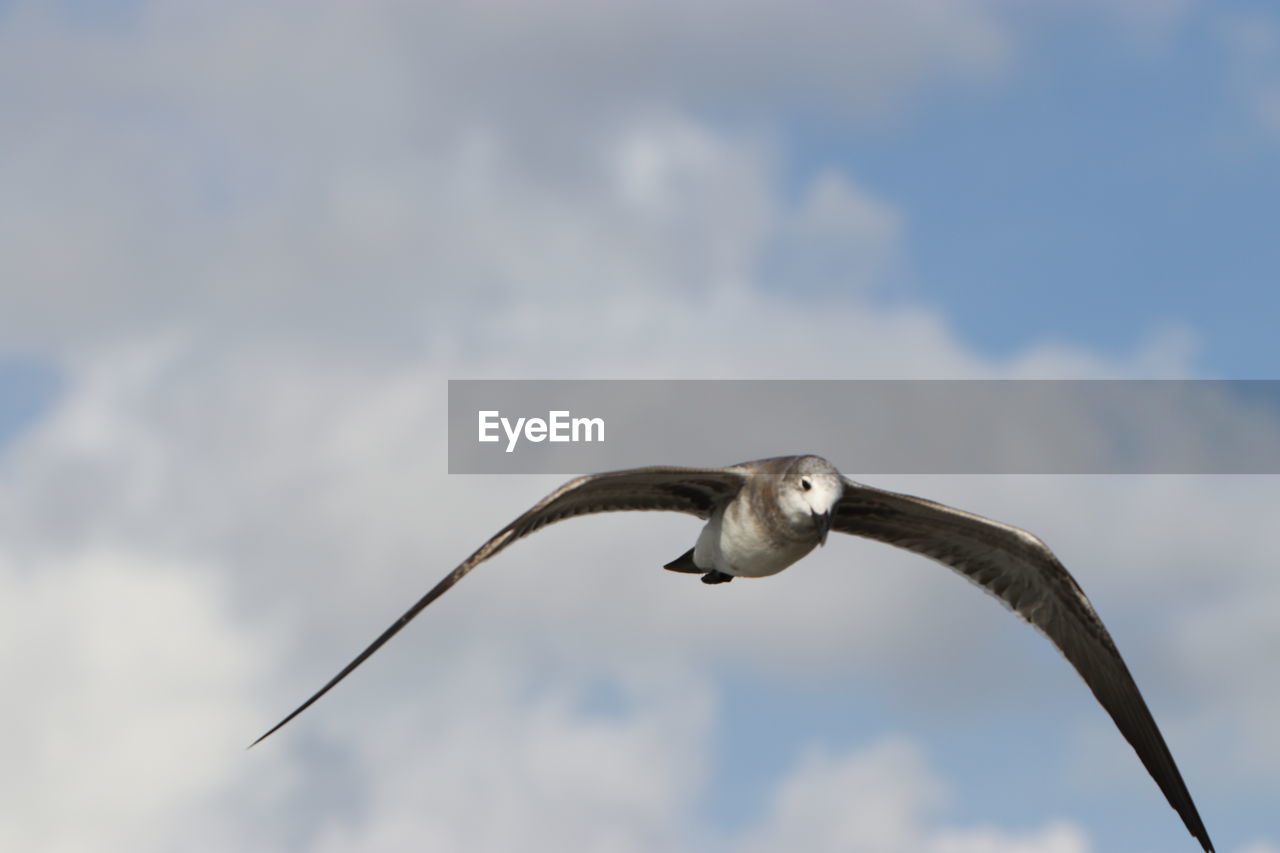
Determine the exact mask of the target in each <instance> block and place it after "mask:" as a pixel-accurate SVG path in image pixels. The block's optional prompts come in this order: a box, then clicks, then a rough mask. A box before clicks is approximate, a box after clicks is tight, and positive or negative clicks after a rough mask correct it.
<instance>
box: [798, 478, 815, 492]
mask: <svg viewBox="0 0 1280 853" xmlns="http://www.w3.org/2000/svg"><path fill="white" fill-rule="evenodd" d="M800 488H802V489H804V490H805V491H806V492H807V491H809V490H810V489H812V488H813V483H810V482H809V480H808V479H807V478H806V479H802V480H801V481H800Z"/></svg>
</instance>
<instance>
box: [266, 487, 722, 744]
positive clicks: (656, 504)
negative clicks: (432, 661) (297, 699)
mask: <svg viewBox="0 0 1280 853" xmlns="http://www.w3.org/2000/svg"><path fill="white" fill-rule="evenodd" d="M745 479H746V477H745V474H744V473H743V472H742V471H741V470H739V469H737V468H678V467H672V466H654V467H650V468H633V469H630V470H626V471H608V472H605V473H603V474H588V475H586V476H584V477H578V478H576V479H573V480H570V481H569V482H567V483H565V484H564V485H563V486H561V487H560V488H558V489H556V490H555V491H554V492H552V493H551V494H549V495H547V496H546V497H545V498H543V499H542V500H540V501H538V502H537V503H536V504H534V505H533V506H532V507H530V508H529V510H528V511H527V512H525V513H524V514H523V515H521V516H520V517H519V518H517V519H516V520H515V521H513V522H511V523H510V524H508V525H507V526H506V527H504V528H502V529H501V530H499V531H498V532H497V533H496V534H495V535H494V536H493V537H492V538H490V539H489V541H488V542H485V543H484V544H483V545H481V546H480V547H479V548H478V549H476V552H475V553H474V554H472V555H471V556H470V557H467V559H465V560H463V561H462V562H461V563H460V564H459V565H458V567H457V568H456V569H454V570H453V571H451V572H449V574H447V575H445V576H444V579H443V580H441V581H440V582H439V583H438V584H436V585H435V586H434V587H432V588H431V589H430V590H429V591H428V592H427V594H426V595H424V596H422V598H420V599H418V600H417V602H415V603H414V605H413V606H412V607H410V608H409V609H408V610H406V611H405V613H404V615H403V616H401V617H400V618H399V619H397V620H396V621H395V623H394V624H392V625H391V627H390V628H387V630H385V631H383V632H382V634H381V635H379V636H378V638H377V639H376V640H374V641H373V642H372V643H370V644H369V646H368V648H366V649H365V650H364V651H362V652H361V653H360V654H359V655H357V656H356V658H355V660H353V661H351V663H349V664H347V665H346V667H344V668H343V670H342V671H341V672H339V673H338V674H337V675H335V676H334V677H333V678H332V679H331V680H330V681H329V683H328V684H326V685H325V686H324V687H321V688H320V689H319V690H317V691H316V692H315V694H314V695H312V697H311V698H310V699H308V700H307V701H305V702H303V703H302V704H301V705H299V706H298V707H297V708H296V709H295V710H294V711H293V713H291V714H289V716H287V717H285V718H284V719H283V720H281V721H280V722H278V723H276V724H275V725H274V726H272V727H271V729H270V730H269V731H268V732H267V733H266V734H264V735H262V737H260V738H258V739H257V740H255V741H254V742H253V743H251V744H249V746H250V747H253V746H256V745H257V744H259V743H261V742H262V741H263V740H265V739H266V738H267V737H269V736H270V735H271V734H272V733H274V732H275V731H276V730H277V729H279V728H280V727H281V726H283V725H284V724H285V723H287V722H289V721H290V720H292V719H293V718H294V717H296V716H298V715H299V714H301V713H302V712H303V711H305V710H306V709H307V708H308V707H310V706H311V704H312V703H313V702H315V701H316V700H317V699H319V698H320V697H321V696H323V695H324V694H326V693H328V692H329V691H330V690H331V689H333V687H334V686H336V685H337V684H338V682H340V681H342V679H344V678H346V677H347V676H348V675H350V674H351V672H352V670H354V669H355V668H356V667H358V666H359V665H360V664H362V663H364V662H365V660H366V659H367V658H368V657H369V656H370V655H372V654H373V653H374V652H376V651H377V650H378V649H380V648H381V647H382V646H383V644H385V643H386V642H387V640H390V639H391V638H392V637H394V636H395V635H396V634H397V633H399V632H400V629H401V628H403V627H404V626H405V625H408V624H409V622H410V621H411V620H412V619H413V617H415V616H417V615H418V614H419V613H421V612H422V610H423V609H424V608H425V607H426V606H427V605H428V604H430V603H431V602H433V601H435V600H436V599H437V598H439V597H440V596H442V595H444V593H445V592H447V591H448V589H449V588H450V587H451V586H453V585H454V584H455V583H457V582H458V581H460V580H462V578H463V576H464V575H466V573H467V572H469V571H471V570H472V569H474V568H475V567H476V566H478V565H480V564H481V563H483V562H484V561H485V560H487V559H489V558H490V557H492V556H493V555H494V554H497V553H498V552H499V551H501V550H502V549H503V548H505V547H507V546H508V545H510V544H511V543H512V542H514V541H516V540H517V539H520V538H521V537H524V536H528V535H529V534H530V533H533V532H534V531H536V530H540V529H541V528H543V527H546V526H547V525H548V524H553V523H555V522H557V521H563V520H564V519H566V518H573V517H574V516H579V515H589V514H591V513H597V512H618V511H621V510H671V511H673V512H684V513H688V514H689V515H695V516H697V517H698V518H701V519H706V518H708V517H710V515H711V513H712V511H713V510H714V509H715V508H716V506H718V505H719V504H721V503H723V502H724V501H727V500H729V499H730V498H732V497H733V496H734V495H736V494H737V493H738V490H739V489H741V488H742V484H743V482H744V481H745Z"/></svg>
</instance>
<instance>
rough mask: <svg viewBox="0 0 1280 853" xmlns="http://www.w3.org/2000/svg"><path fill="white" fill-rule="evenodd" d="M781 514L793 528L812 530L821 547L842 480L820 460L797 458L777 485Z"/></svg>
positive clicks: (839, 494)
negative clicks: (778, 486)
mask: <svg viewBox="0 0 1280 853" xmlns="http://www.w3.org/2000/svg"><path fill="white" fill-rule="evenodd" d="M779 485H780V488H779V495H780V498H781V505H782V511H783V513H784V514H785V515H786V517H787V520H788V521H790V522H791V525H792V526H793V527H796V528H799V529H807V530H816V531H817V533H818V543H819V544H822V545H825V544H826V542H827V532H828V531H829V530H830V529H831V514H832V512H834V510H835V506H836V502H837V501H839V500H840V496H841V495H842V494H844V479H843V478H841V476H840V472H839V471H837V470H836V467H835V466H834V465H832V464H831V463H830V462H828V461H827V460H825V459H823V458H822V457H821V456H800V457H797V458H796V459H795V461H794V462H793V463H792V464H791V465H790V466H789V467H788V468H787V470H786V471H785V472H784V474H783V475H782V482H781V483H780V484H779Z"/></svg>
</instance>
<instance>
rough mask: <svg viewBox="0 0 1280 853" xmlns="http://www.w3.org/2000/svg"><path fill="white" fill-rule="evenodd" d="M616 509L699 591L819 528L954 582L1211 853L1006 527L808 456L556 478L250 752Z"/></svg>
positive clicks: (1060, 601) (1109, 678) (1135, 697)
mask: <svg viewBox="0 0 1280 853" xmlns="http://www.w3.org/2000/svg"><path fill="white" fill-rule="evenodd" d="M624 510H671V511H675V512H683V513H687V514H689V515H693V516H696V517H698V518H699V519H702V520H704V521H705V522H706V525H705V526H704V527H703V528H702V532H701V533H700V534H699V536H698V539H697V542H696V544H694V546H693V547H692V548H690V549H689V550H688V551H686V552H685V553H684V554H681V555H680V556H679V557H677V558H676V559H674V560H672V561H671V562H669V563H667V564H666V565H665V566H664V567H663V568H666V569H670V570H671V571H675V572H688V573H693V574H699V575H701V576H702V581H703V583H707V584H720V583H727V582H729V581H732V580H733V579H734V578H740V577H747V578H754V577H764V576H766V575H773V574H777V573H778V572H780V571H782V570H783V569H785V568H787V567H788V566H790V565H791V564H793V563H795V562H796V561H797V560H799V559H801V558H802V557H804V556H805V555H806V554H808V553H809V552H810V551H812V550H813V549H814V548H816V547H818V546H819V545H823V544H825V543H826V540H827V534H828V532H830V531H832V530H835V531H837V532H840V533H849V534H852V535H854V536H864V537H867V538H869V539H876V540H879V541H881V542H885V543H887V544H889V545H895V546H897V547H899V548H905V549H906V550H908V551H914V552H915V553H917V554H921V555H923V556H926V557H929V558H931V559H933V560H936V561H937V562H939V563H942V564H943V565H945V566H948V567H950V568H952V569H954V570H956V571H957V572H959V573H960V574H962V575H964V576H965V577H967V578H968V579H969V580H971V581H973V582H974V583H976V584H977V585H978V586H980V587H982V588H983V589H984V590H986V591H987V592H989V593H991V594H992V595H994V596H995V597H996V598H998V599H999V600H1000V601H1001V602H1003V603H1004V605H1005V606H1006V607H1008V608H1009V609H1010V610H1012V611H1013V612H1014V613H1016V614H1017V615H1019V616H1020V617H1022V618H1023V619H1024V620H1026V621H1027V622H1028V623H1029V624H1031V625H1032V627H1034V628H1036V629H1037V630H1038V631H1040V633H1042V634H1044V635H1045V636H1046V637H1048V639H1049V640H1050V641H1051V642H1052V643H1053V644H1054V645H1055V646H1056V647H1057V648H1058V651H1060V652H1061V653H1062V654H1063V656H1064V657H1066V659H1067V660H1068V661H1070V663H1071V665H1072V666H1074V667H1075V668H1076V671H1077V672H1078V673H1079V674H1080V675H1081V676H1082V677H1083V678H1084V681H1085V683H1086V684H1087V685H1088V686H1089V689H1090V690H1092V691H1093V695H1094V696H1095V697H1097V699H1098V701H1099V702H1100V703H1101V704H1102V707H1103V708H1105V709H1106V711H1107V713H1108V714H1110V715H1111V718H1112V719H1113V720H1114V721H1115V724H1116V726H1117V727H1118V728H1119V729H1120V733H1121V734H1122V735H1124V737H1125V739H1126V740H1128V741H1129V743H1130V744H1131V745H1132V746H1133V749H1134V750H1135V751H1136V752H1137V754H1138V758H1140V759H1141V760H1142V763H1143V765H1144V766H1145V767H1146V768H1147V772H1148V773H1150V774H1151V777H1152V779H1154V780H1155V782H1156V784H1157V785H1159V786H1160V790H1161V791H1163V792H1164V795H1165V798H1166V799H1167V800H1168V801H1169V805H1171V806H1172V807H1173V809H1174V810H1175V811H1176V812H1177V813H1178V815H1179V816H1181V818H1182V821H1183V823H1184V824H1185V825H1186V827H1187V830H1188V831H1189V832H1190V833H1191V835H1192V836H1194V837H1195V838H1196V839H1197V840H1198V841H1199V842H1200V844H1201V846H1202V847H1203V848H1204V850H1205V851H1207V853H1212V851H1213V843H1212V842H1211V841H1210V840H1209V833H1208V831H1207V830H1206V829H1205V826H1204V823H1203V821H1201V819H1200V815H1199V813H1198V812H1197V811H1196V806H1195V803H1194V802H1192V799H1191V794H1190V793H1189V792H1188V791H1187V786H1186V784H1185V783H1184V782H1183V780H1182V774H1181V773H1179V772H1178V767H1177V765H1176V764H1175V763H1174V761H1173V756H1172V755H1171V754H1170V752H1169V747H1168V746H1167V745H1166V744H1165V741H1164V737H1163V736H1162V735H1161V734H1160V730H1159V728H1157V726H1156V723H1155V720H1154V719H1153V718H1152V716H1151V711H1150V710H1149V709H1148V708H1147V703H1146V702H1145V701H1144V700H1143V698H1142V694H1141V693H1140V692H1139V691H1138V686H1137V684H1135V683H1134V680H1133V676H1132V675H1130V674H1129V668H1128V667H1127V666H1126V665H1125V662H1124V660H1123V659H1122V658H1121V657H1120V652H1119V651H1118V650H1117V649H1116V645H1115V643H1114V642H1113V641H1112V639H1111V635H1110V634H1109V633H1108V632H1107V629H1106V627H1104V626H1103V624H1102V620H1101V619H1100V618H1099V617H1098V614H1097V613H1096V612H1095V611H1094V609H1093V605H1092V604H1090V603H1089V599H1088V598H1087V597H1085V594H1084V591H1083V590H1082V589H1081V588H1080V585H1079V584H1078V583H1076V580H1075V578H1073V577H1072V576H1071V575H1070V574H1069V573H1068V572H1067V570H1066V569H1065V568H1064V567H1063V565H1062V563H1060V562H1059V561H1058V558H1057V557H1055V556H1054V555H1053V552H1052V551H1050V550H1049V548H1048V547H1047V546H1046V545H1045V544H1044V543H1043V542H1041V541H1040V540H1039V539H1038V538H1036V537H1035V536H1033V535H1032V534H1030V533H1028V532H1027V531H1025V530H1022V529H1020V528H1017V527H1013V526H1011V525H1008V524H1002V523H1001V522H998V521H993V520H991V519H989V518H984V517H982V516H980V515H975V514H973V513H970V512H965V511H964V510H959V509H954V508H952V507H949V506H945V505H943V504H940V503H935V502H934V501H930V500H926V499H924V498H918V497H914V496H912V495H905V494H898V493H896V492H889V491H884V490H882V489H876V488H873V487H871V486H866V485H863V484H862V483H857V482H854V481H853V480H850V479H849V478H847V477H845V476H843V475H842V474H841V473H840V472H839V471H838V470H836V468H835V466H833V465H832V464H831V463H830V462H828V461H827V460H825V459H823V458H821V457H819V456H780V457H776V458H772V459H761V460H757V461H755V462H744V463H742V464H740V465H731V466H729V467H727V468H681V467H673V466H655V467H649V468H633V469H630V470H625V471H608V472H604V473H600V474H588V475H586V476H583V477H578V478H576V479H573V480H570V481H569V482H567V483H565V484H564V485H563V486H561V487H560V488H558V489H556V490H555V491H554V492H552V493H551V494H549V495H547V496H546V497H545V498H543V499H542V500H540V501H538V503H536V504H534V505H533V506H532V507H531V508H530V509H529V510H528V511H526V512H525V513H524V514H523V515H521V516H520V517H519V518H517V519H516V520H515V521H513V522H511V523H510V524H508V525H507V526H506V527H504V528H502V530H500V531H498V533H497V534H495V535H494V536H493V537H492V538H491V539H489V541H487V542H485V543H484V544H483V545H481V546H480V547H479V549H477V550H476V552H475V553H473V554H472V555H471V556H470V557H467V558H466V559H465V560H463V561H462V563H461V564H459V565H458V567H457V568H455V569H454V570H453V571H451V572H450V573H449V574H448V575H446V576H445V577H444V579H443V580H441V581H440V582H439V583H437V584H436V585H435V586H434V587H432V588H431V590H429V591H428V592H427V593H426V594H425V595H424V596H422V598H420V599H418V601H417V602H415V603H414V605H413V606H412V607H410V608H409V609H408V610H407V611H405V613H404V615H403V616H401V617H400V618H399V619H398V620H396V622H395V623H394V624H393V625H391V627H389V628H387V630H385V631H383V632H382V634H381V635H380V636H379V637H378V638H377V639H376V640H374V641H373V642H372V643H370V644H369V646H368V647H367V648H366V649H365V650H364V651H362V652H361V653H360V654H359V655H357V656H356V658H355V660H353V661H351V663H349V664H347V666H346V667H344V668H343V670H342V671H341V672H339V673H338V674H337V675H336V676H334V677H333V678H332V679H331V680H330V681H329V683H327V684H325V685H324V686H323V687H321V688H320V689H319V690H317V691H316V692H315V694H314V695H312V696H311V698H309V699H307V701H305V702H303V703H302V704H301V705H300V706H298V708H297V709H295V710H294V711H293V712H292V713H291V714H289V715H288V716H287V717H285V718H284V719H283V720H281V721H280V722H279V723H277V724H276V725H275V726H273V727H272V728H271V729H270V730H269V731H268V732H267V733H266V734H264V735H262V736H261V737H259V738H258V739H257V740H255V741H254V742H253V743H252V744H250V746H251V747H252V746H255V745H257V744H258V743H260V742H262V741H263V740H264V739H266V738H267V737H269V736H270V735H271V734H273V733H274V732H276V731H277V730H278V729H280V727H281V726H283V725H285V724H286V723H288V722H289V721H290V720H292V719H293V718H294V717H296V716H298V714H300V713H302V712H303V711H304V710H306V709H307V708H308V707H310V706H311V704H312V703H313V702H315V701H316V700H317V699H319V698H320V697H321V696H323V695H324V694H325V693H327V692H329V690H331V689H332V688H333V687H334V686H335V685H336V684H338V682H340V681H342V679H344V678H346V677H347V676H348V675H350V674H351V672H352V670H354V669H355V668H356V667H358V666H359V665H360V664H362V663H364V661H365V660H366V659H367V658H368V657H369V656H370V655H372V654H373V653H374V652H376V651H377V650H378V649H380V648H381V647H382V646H383V644H385V643H386V642H387V641H388V640H390V639H391V638H392V637H394V636H395V635H396V634H397V633H398V632H399V631H400V629H402V628H404V626H405V625H407V624H408V623H409V622H410V620H412V619H413V618H414V617H415V616H417V615H418V614H419V613H421V612H422V610H423V609H424V608H425V607H426V606H427V605H429V604H430V603H431V602H433V601H435V600H436V599H437V598H439V597H440V596H441V595H443V594H444V593H445V592H446V591H448V589H449V588H450V587H452V586H453V585H454V584H456V583H457V582H458V581H460V580H461V579H462V578H463V576H465V575H466V574H467V573H468V572H470V571H471V570H472V569H474V568H475V567H476V566H478V565H480V564H481V563H483V562H484V561H485V560H488V559H489V558H490V557H492V556H494V555H495V554H497V553H498V552H499V551H501V550H502V549H503V548H506V547H507V546H508V545H510V544H511V543H512V542H515V541H516V540H517V539H520V538H522V537H524V536H528V535H529V534H531V533H534V532H535V531H537V530H539V529H541V528H543V527H545V526H546V525H548V524H552V523H554V522H557V521H563V520H564V519H566V518H573V517H575V516H579V515H588V514H591V513H597V512H619V511H624Z"/></svg>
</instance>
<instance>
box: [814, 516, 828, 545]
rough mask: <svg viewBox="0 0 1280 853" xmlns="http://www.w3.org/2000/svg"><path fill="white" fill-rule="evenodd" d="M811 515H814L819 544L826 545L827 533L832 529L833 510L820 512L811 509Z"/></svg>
mask: <svg viewBox="0 0 1280 853" xmlns="http://www.w3.org/2000/svg"><path fill="white" fill-rule="evenodd" d="M809 515H811V516H813V526H814V528H816V529H817V531H818V544H819V545H826V544H827V533H828V532H829V531H830V530H831V511H830V510H828V511H827V512H824V513H821V514H819V513H816V512H814V511H813V510H809Z"/></svg>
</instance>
